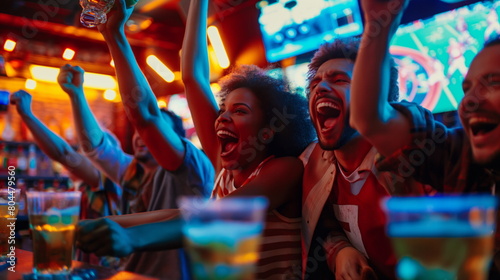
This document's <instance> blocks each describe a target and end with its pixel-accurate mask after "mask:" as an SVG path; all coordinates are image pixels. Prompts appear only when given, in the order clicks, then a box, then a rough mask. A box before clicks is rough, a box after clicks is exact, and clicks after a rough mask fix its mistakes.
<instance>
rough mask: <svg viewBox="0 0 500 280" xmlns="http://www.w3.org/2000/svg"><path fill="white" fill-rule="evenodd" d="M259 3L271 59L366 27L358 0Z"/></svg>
mask: <svg viewBox="0 0 500 280" xmlns="http://www.w3.org/2000/svg"><path fill="white" fill-rule="evenodd" d="M257 7H258V8H259V10H260V14H259V25H260V29H261V32H262V39H263V42H264V47H265V50H266V57H267V60H268V61H269V62H276V61H279V60H282V59H285V58H288V57H292V56H296V55H299V54H303V53H306V52H310V51H313V50H316V49H317V48H318V47H319V46H320V45H321V44H322V43H324V42H331V41H333V40H334V39H335V38H338V37H349V36H355V35H359V34H361V33H362V31H363V24H362V20H361V13H360V10H359V5H358V1H357V0H268V1H260V2H258V3H257Z"/></svg>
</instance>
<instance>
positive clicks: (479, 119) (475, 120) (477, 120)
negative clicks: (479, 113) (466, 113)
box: [469, 117, 496, 125]
mask: <svg viewBox="0 0 500 280" xmlns="http://www.w3.org/2000/svg"><path fill="white" fill-rule="evenodd" d="M477 123H492V124H494V123H496V122H495V121H494V120H492V119H488V118H484V117H472V118H470V119H469V125H474V124H477Z"/></svg>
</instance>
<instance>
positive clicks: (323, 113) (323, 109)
mask: <svg viewBox="0 0 500 280" xmlns="http://www.w3.org/2000/svg"><path fill="white" fill-rule="evenodd" d="M341 108H342V107H341V106H340V104H338V103H336V102H320V103H318V104H317V105H316V111H317V112H318V120H319V123H320V125H321V128H322V129H323V130H328V129H331V128H332V127H333V126H334V125H335V123H336V120H337V119H338V117H339V116H340V112H341Z"/></svg>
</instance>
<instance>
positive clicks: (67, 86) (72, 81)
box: [57, 64, 85, 97]
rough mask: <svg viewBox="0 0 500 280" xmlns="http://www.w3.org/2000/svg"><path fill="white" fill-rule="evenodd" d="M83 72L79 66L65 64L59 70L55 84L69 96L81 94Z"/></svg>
mask: <svg viewBox="0 0 500 280" xmlns="http://www.w3.org/2000/svg"><path fill="white" fill-rule="evenodd" d="M84 73H85V71H84V70H83V69H82V68H81V67H80V66H71V65H69V64H66V65H64V66H62V67H61V68H60V71H59V75H58V76H57V82H58V83H59V85H60V86H61V88H62V89H63V90H64V91H65V92H66V93H67V94H68V95H70V97H71V96H73V95H75V94H79V93H83V74H84Z"/></svg>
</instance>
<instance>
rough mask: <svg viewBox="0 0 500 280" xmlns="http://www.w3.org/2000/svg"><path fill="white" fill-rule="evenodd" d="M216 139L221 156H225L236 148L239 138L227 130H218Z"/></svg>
mask: <svg viewBox="0 0 500 280" xmlns="http://www.w3.org/2000/svg"><path fill="white" fill-rule="evenodd" d="M217 137H219V141H220V144H221V154H220V155H221V156H222V157H224V156H227V155H229V154H230V153H231V152H233V151H234V150H235V149H236V147H237V146H238V141H239V138H238V136H237V135H236V134H234V133H232V132H230V131H227V130H218V131H217Z"/></svg>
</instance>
